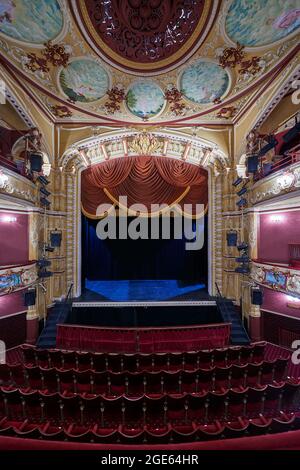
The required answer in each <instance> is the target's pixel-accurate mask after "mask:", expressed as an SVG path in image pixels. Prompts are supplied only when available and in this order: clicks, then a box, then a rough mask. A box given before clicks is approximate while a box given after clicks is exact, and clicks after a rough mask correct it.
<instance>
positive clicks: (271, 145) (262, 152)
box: [258, 135, 278, 157]
mask: <svg viewBox="0 0 300 470" xmlns="http://www.w3.org/2000/svg"><path fill="white" fill-rule="evenodd" d="M277 144H278V140H277V139H275V137H274V136H273V135H272V136H270V137H269V143H268V144H266V145H264V146H263V147H262V148H261V149H260V151H259V152H258V156H259V157H263V156H264V155H265V154H266V153H267V152H269V150H272V149H273V148H274V147H276V145H277Z"/></svg>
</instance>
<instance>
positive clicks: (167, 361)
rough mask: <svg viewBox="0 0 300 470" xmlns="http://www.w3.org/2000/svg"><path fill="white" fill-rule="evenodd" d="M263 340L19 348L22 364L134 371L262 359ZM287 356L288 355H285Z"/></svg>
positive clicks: (206, 366)
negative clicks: (118, 348) (102, 348)
mask: <svg viewBox="0 0 300 470" xmlns="http://www.w3.org/2000/svg"><path fill="white" fill-rule="evenodd" d="M264 351H265V343H256V344H254V345H251V346H236V347H228V348H224V349H214V350H207V351H192V352H184V353H155V354H112V353H89V352H76V351H62V350H58V349H53V350H51V349H48V350H43V349H36V348H34V347H30V346H27V345H24V346H23V347H22V352H23V357H24V363H25V364H27V365H36V366H41V367H43V368H52V367H56V368H59V369H76V370H89V369H92V370H96V371H102V370H111V371H115V372H122V371H128V372H136V371H144V370H148V371H149V370H150V371H153V370H179V369H183V370H195V369H200V368H204V369H209V368H213V367H215V366H219V367H228V366H230V365H232V364H239V365H242V364H248V363H257V362H261V361H263V360H264ZM288 356H289V355H287V357H288Z"/></svg>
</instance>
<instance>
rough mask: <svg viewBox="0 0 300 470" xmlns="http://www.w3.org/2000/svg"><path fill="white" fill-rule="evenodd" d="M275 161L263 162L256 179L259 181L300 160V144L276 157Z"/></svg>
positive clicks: (255, 176)
mask: <svg viewBox="0 0 300 470" xmlns="http://www.w3.org/2000/svg"><path fill="white" fill-rule="evenodd" d="M276 158H277V159H276V161H275V162H272V163H271V162H265V163H264V162H262V164H261V168H260V169H259V171H257V172H256V173H255V175H254V181H255V182H256V181H259V180H261V179H263V178H265V177H266V176H269V175H271V174H273V173H276V172H277V171H280V170H283V169H285V168H287V167H289V166H290V165H293V164H294V163H298V162H300V144H298V145H296V147H294V148H293V149H291V150H290V151H289V152H288V153H287V154H286V155H282V156H279V157H276Z"/></svg>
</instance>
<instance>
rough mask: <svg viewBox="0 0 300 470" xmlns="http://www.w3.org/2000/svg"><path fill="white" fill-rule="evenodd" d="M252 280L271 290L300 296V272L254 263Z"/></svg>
mask: <svg viewBox="0 0 300 470" xmlns="http://www.w3.org/2000/svg"><path fill="white" fill-rule="evenodd" d="M251 278H252V279H253V281H255V282H256V283H257V284H260V285H262V286H265V287H267V288H269V289H273V290H276V291H279V292H284V293H286V294H294V295H295V294H296V295H299V296H300V271H297V270H295V269H290V268H285V267H279V266H272V265H268V264H262V263H256V262H253V263H252V267H251Z"/></svg>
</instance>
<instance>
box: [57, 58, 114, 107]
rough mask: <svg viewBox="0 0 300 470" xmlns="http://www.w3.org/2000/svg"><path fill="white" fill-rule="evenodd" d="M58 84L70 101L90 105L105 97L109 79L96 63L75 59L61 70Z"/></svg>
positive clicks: (89, 60) (90, 60)
mask: <svg viewBox="0 0 300 470" xmlns="http://www.w3.org/2000/svg"><path fill="white" fill-rule="evenodd" d="M59 83H60V86H61V88H62V90H63V92H64V93H65V94H66V95H67V96H68V97H69V99H70V100H72V101H80V102H82V103H91V102H92V101H97V100H99V98H101V97H102V96H104V95H105V93H106V92H107V90H108V88H109V77H108V74H107V73H106V71H105V70H104V68H103V67H101V65H99V64H98V63H97V62H96V61H94V60H92V59H75V60H73V61H72V62H71V63H70V64H69V65H68V66H67V67H66V68H64V69H62V70H61V72H60V74H59Z"/></svg>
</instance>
